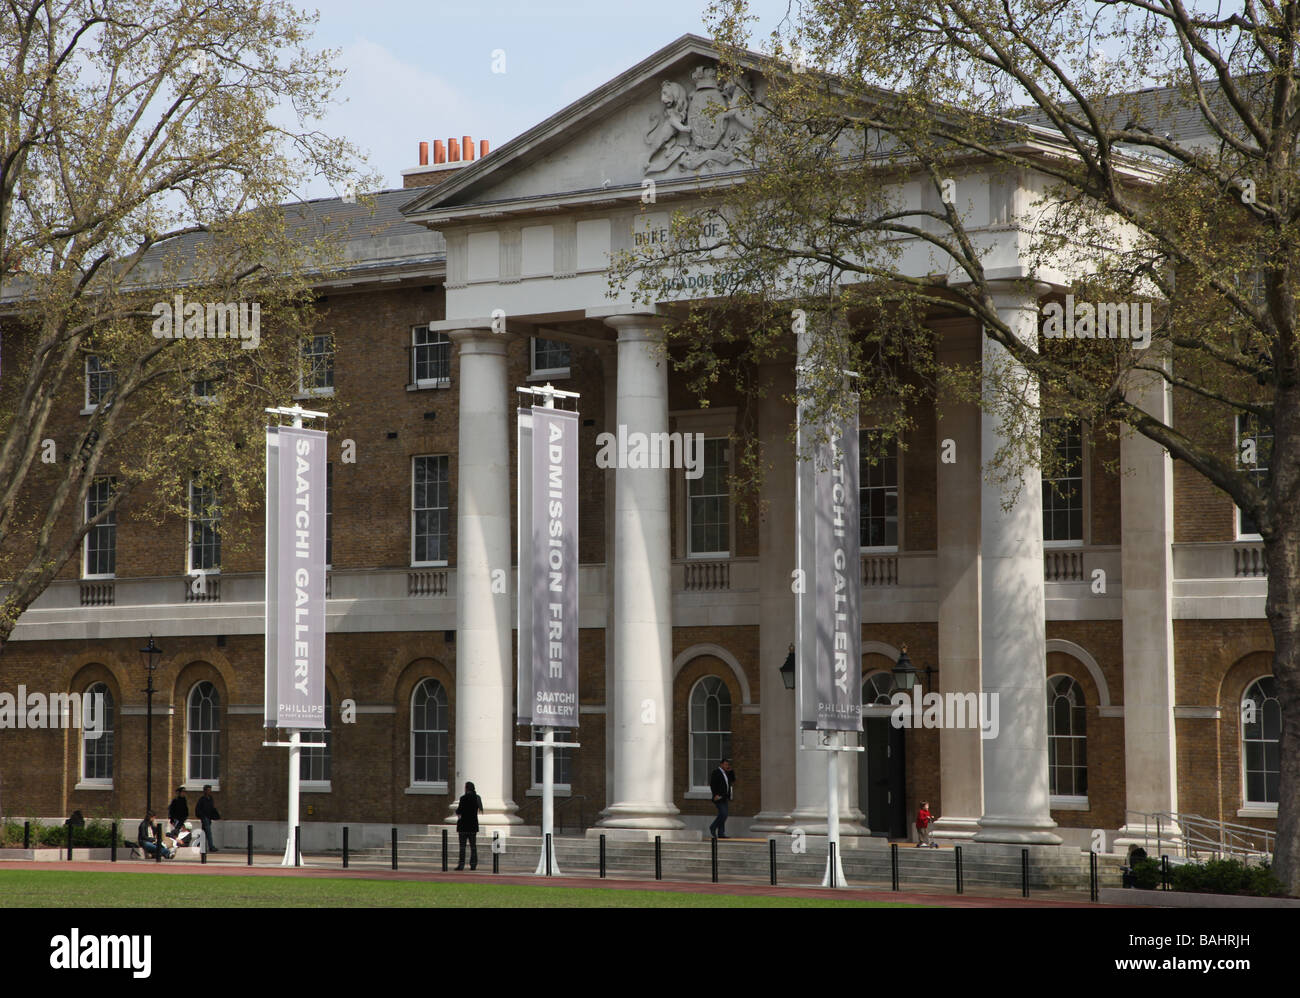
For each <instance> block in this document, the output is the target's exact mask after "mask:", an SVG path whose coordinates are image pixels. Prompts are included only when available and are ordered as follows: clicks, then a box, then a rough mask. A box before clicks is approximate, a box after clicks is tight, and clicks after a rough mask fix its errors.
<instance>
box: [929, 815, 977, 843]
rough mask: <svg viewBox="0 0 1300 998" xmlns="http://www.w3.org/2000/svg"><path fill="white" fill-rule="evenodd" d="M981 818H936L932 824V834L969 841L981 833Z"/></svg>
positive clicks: (938, 837)
mask: <svg viewBox="0 0 1300 998" xmlns="http://www.w3.org/2000/svg"><path fill="white" fill-rule="evenodd" d="M979 830H980V820H979V818H950V817H943V818H936V819H935V820H934V822H933V823H932V824H931V825H930V834H931V835H933V836H934V837H935V838H936V839H960V840H966V841H969V840H970V839H973V838H975V836H976V835H977V834H979Z"/></svg>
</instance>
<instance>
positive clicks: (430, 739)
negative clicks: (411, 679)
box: [411, 679, 448, 790]
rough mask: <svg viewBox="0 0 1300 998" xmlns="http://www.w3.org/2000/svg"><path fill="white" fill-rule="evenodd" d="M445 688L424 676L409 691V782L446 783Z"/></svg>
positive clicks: (439, 784)
mask: <svg viewBox="0 0 1300 998" xmlns="http://www.w3.org/2000/svg"><path fill="white" fill-rule="evenodd" d="M447 745H448V730H447V691H446V690H444V689H443V688H442V683H440V682H438V680H436V679H424V680H421V681H420V684H419V685H418V686H416V687H415V692H414V693H413V694H411V783H412V784H414V785H419V784H424V785H429V784H433V785H436V786H440V787H442V788H443V789H444V790H445V789H446V786H447Z"/></svg>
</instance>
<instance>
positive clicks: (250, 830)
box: [248, 825, 253, 866]
mask: <svg viewBox="0 0 1300 998" xmlns="http://www.w3.org/2000/svg"><path fill="white" fill-rule="evenodd" d="M248 865H249V866H252V865H253V826H252V825H249V826H248Z"/></svg>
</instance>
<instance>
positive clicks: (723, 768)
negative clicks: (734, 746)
mask: <svg viewBox="0 0 1300 998" xmlns="http://www.w3.org/2000/svg"><path fill="white" fill-rule="evenodd" d="M735 782H736V777H735V775H734V774H733V773H732V771H731V760H730V759H723V760H722V761H721V762H720V763H718V768H717V769H715V770H714V771H713V772H712V773H710V774H709V790H710V791H712V793H713V806H714V807H716V808H717V809H718V816H717V817H716V818H714V819H713V824H711V825H710V826H709V833H710V834H711V835H712V836H713V837H714V838H715V839H725V838H726V837H727V811H728V810H729V809H730V806H731V798H732V796H733V793H734V791H733V789H732V788H733V785H734V784H735Z"/></svg>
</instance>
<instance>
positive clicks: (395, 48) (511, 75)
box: [294, 0, 786, 197]
mask: <svg viewBox="0 0 1300 998" xmlns="http://www.w3.org/2000/svg"><path fill="white" fill-rule="evenodd" d="M294 4H295V6H297V7H299V8H300V9H302V10H319V11H320V21H319V23H318V24H317V26H316V31H315V43H314V45H315V47H316V48H337V49H341V50H342V53H341V56H340V59H339V64H340V65H341V66H342V67H344V68H345V69H346V70H347V77H346V79H345V81H344V83H343V85H342V87H341V88H340V90H339V93H338V96H339V97H340V98H341V99H346V101H347V102H346V103H343V104H341V105H339V106H337V107H336V108H335V109H334V110H333V112H332V113H331V114H330V115H329V117H328V118H327V119H326V120H325V122H324V123H323V125H322V128H323V130H324V131H326V132H328V133H330V134H334V135H341V136H343V137H345V138H348V139H350V140H351V141H353V142H354V143H355V144H356V145H358V146H359V147H360V148H361V149H362V150H363V151H365V152H366V154H367V155H368V157H369V159H370V164H371V166H372V168H373V169H375V170H376V171H378V172H379V173H380V174H381V175H382V177H383V182H384V186H385V187H400V186H401V185H402V177H401V171H402V170H403V169H405V168H408V167H412V166H415V165H416V163H417V161H418V145H419V143H420V142H421V141H427V142H429V143H430V148H432V144H433V140H434V139H446V138H447V137H448V136H453V135H454V136H457V137H460V136H462V135H471V136H473V137H474V144H475V148H477V146H478V141H479V139H483V138H486V139H488V140H489V141H490V142H491V144H492V147H493V148H496V147H497V146H500V145H501V144H503V143H504V142H506V141H507V140H508V139H511V138H513V137H514V136H516V135H518V134H519V133H521V132H523V131H525V130H526V129H528V128H530V127H531V126H533V125H535V124H537V123H538V122H539V121H542V120H543V119H545V118H546V117H548V116H549V115H551V114H553V113H555V112H556V111H558V110H560V108H562V107H564V106H566V105H568V104H570V103H572V102H573V101H575V100H577V99H578V98H579V97H581V96H582V95H583V94H586V93H588V92H589V91H591V90H594V89H596V88H597V87H599V86H600V85H601V84H603V83H605V82H606V81H607V80H610V79H612V78H613V77H615V76H617V75H618V74H619V73H621V72H622V71H624V70H625V69H627V68H629V67H630V66H632V65H634V64H635V63H637V62H639V61H641V60H642V59H644V58H645V57H646V56H648V55H650V54H651V53H653V52H655V51H656V50H658V49H660V48H662V47H663V46H664V45H667V44H668V43H669V42H671V41H672V40H673V39H675V38H678V37H679V36H681V35H683V34H686V33H688V32H693V33H695V34H705V33H706V29H705V25H704V20H703V15H704V10H705V7H706V5H707V0H655V2H654V3H645V2H628V0H610V2H608V3H551V2H545V0H543V2H536V3H528V2H525V0H516V2H507V0H482V2H479V3H468V2H441V0H434V2H432V3H412V2H402V0H370V2H367V3H357V2H356V0H325V2H322V0H294ZM753 7H754V9H755V12H756V13H758V14H760V16H761V20H760V22H759V24H758V29H757V32H756V35H755V37H756V38H762V37H764V36H766V34H767V33H768V32H769V31H770V30H771V29H772V28H773V27H774V26H775V25H776V24H777V22H778V21H779V20H780V18H782V17H783V16H784V15H785V12H786V2H785V0H754V3H753ZM498 49H499V50H502V51H503V52H504V56H505V72H504V73H494V72H493V71H492V62H493V53H494V51H496V50H498ZM307 193H308V196H315V197H320V196H329V195H330V193H331V191H329V190H328V189H327V188H325V187H323V186H322V187H317V188H313V189H311V190H310V191H308V192H307Z"/></svg>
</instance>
